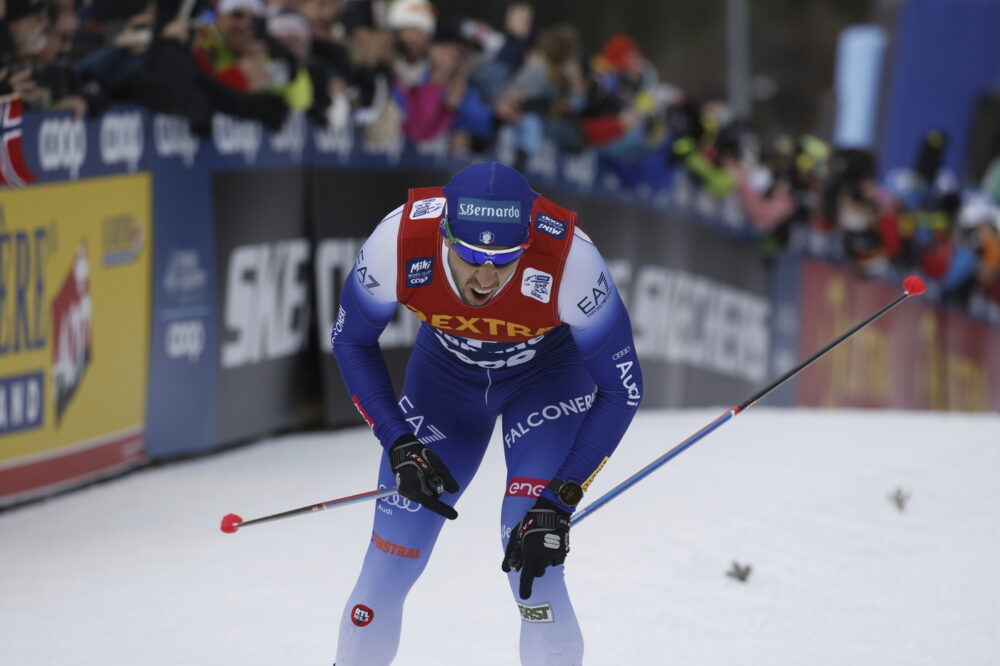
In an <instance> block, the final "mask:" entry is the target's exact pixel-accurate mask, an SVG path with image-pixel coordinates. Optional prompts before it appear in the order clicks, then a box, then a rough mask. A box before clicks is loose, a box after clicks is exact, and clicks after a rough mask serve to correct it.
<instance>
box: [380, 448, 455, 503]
mask: <svg viewBox="0 0 1000 666" xmlns="http://www.w3.org/2000/svg"><path fill="white" fill-rule="evenodd" d="M389 464H390V465H392V471H393V472H395V473H396V492H398V493H399V494H400V495H402V496H403V497H406V498H409V499H411V500H413V501H414V502H418V503H420V504H422V505H424V506H425V507H427V508H428V509H430V510H431V511H433V512H434V513H437V514H440V515H442V516H444V517H445V518H447V519H448V520H455V519H456V518H458V512H457V511H455V509H454V508H452V507H450V506H448V505H447V504H445V503H444V502H442V501H441V500H440V499H438V498H439V497H441V495H442V494H444V492H445V491H447V492H449V493H456V492H458V483H457V482H456V481H455V477H453V476H452V475H451V472H449V471H448V468H447V467H445V465H444V463H443V462H441V459H440V458H438V457H437V454H435V453H434V452H433V451H431V450H430V449H429V448H427V447H426V446H424V445H423V443H422V442H421V441H420V440H419V439H417V438H416V437H414V436H413V435H409V434H407V435H402V436H401V437H400V438H399V439H397V440H396V441H395V442H394V443H393V445H392V446H391V447H389Z"/></svg>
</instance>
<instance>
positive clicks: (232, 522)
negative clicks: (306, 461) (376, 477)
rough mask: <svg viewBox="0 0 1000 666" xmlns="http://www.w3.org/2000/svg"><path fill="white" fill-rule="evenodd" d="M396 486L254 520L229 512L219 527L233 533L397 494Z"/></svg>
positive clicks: (227, 532)
mask: <svg viewBox="0 0 1000 666" xmlns="http://www.w3.org/2000/svg"><path fill="white" fill-rule="evenodd" d="M395 494H396V488H395V487H393V488H379V489H378V490H369V491H368V492H365V493H358V494H357V495H348V496H347V497H340V498H338V499H334V500H330V501H329V502H320V503H319V504H312V505H310V506H303V507H300V508H298V509H292V510H290V511H282V512H281V513H274V514H271V515H270V516H262V517H261V518H254V519H253V520H247V521H244V520H243V519H242V518H240V517H239V516H238V515H236V514H235V513H227V514H226V515H225V516H223V517H222V525H221V526H220V527H219V529H221V530H222V531H223V532H225V533H226V534H232V533H233V532H235V531H236V530H238V529H239V528H241V527H246V526H247V525H254V524H256V523H266V522H268V521H271V520H281V519H282V518H289V517H291V516H297V515H299V514H302V513H312V512H315V511H323V510H325V509H330V508H332V507H335V506H344V505H345V504H354V503H355V502H364V501H366V500H373V499H380V498H382V497H388V496H389V495H395Z"/></svg>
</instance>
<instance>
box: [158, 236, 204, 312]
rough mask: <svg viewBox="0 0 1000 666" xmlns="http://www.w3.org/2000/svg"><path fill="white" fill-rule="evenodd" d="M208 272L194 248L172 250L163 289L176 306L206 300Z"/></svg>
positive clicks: (168, 257)
mask: <svg viewBox="0 0 1000 666" xmlns="http://www.w3.org/2000/svg"><path fill="white" fill-rule="evenodd" d="M207 286H208V272H207V271H206V270H205V268H204V267H203V266H202V265H201V255H200V254H199V253H198V250H196V249H194V248H190V249H181V250H171V251H170V254H169V255H167V268H166V270H165V271H164V272H163V289H164V291H166V293H167V295H168V296H170V298H171V300H172V301H173V304H174V305H186V304H189V303H193V302H197V301H201V300H203V299H204V298H205V290H206V287H207Z"/></svg>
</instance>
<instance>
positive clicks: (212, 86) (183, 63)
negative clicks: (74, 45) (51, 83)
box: [73, 0, 288, 134]
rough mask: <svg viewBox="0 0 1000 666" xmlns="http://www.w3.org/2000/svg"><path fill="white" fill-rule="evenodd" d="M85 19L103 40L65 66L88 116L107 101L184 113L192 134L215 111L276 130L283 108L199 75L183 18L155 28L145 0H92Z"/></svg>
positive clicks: (205, 127)
mask: <svg viewBox="0 0 1000 666" xmlns="http://www.w3.org/2000/svg"><path fill="white" fill-rule="evenodd" d="M88 20H89V21H91V22H92V23H93V24H94V25H99V26H102V27H103V28H104V29H103V30H101V31H100V34H102V35H103V38H104V40H105V42H106V44H105V45H104V46H103V47H101V48H98V49H97V50H95V51H93V52H92V53H90V54H89V55H87V56H86V57H84V58H83V59H82V60H81V61H80V62H78V63H76V64H74V65H73V74H74V78H75V81H76V83H77V85H78V87H79V89H80V91H81V94H82V95H83V96H84V98H85V99H86V100H87V103H88V105H89V107H90V111H91V112H92V113H99V112H100V111H101V110H102V109H103V108H105V107H106V106H107V105H108V104H110V103H112V102H135V103H139V104H142V105H144V106H146V107H147V108H149V109H151V110H153V111H158V112H160V113H168V114H173V115H179V116H182V117H185V118H187V119H188V120H189V121H190V122H191V125H192V129H194V131H195V132H198V133H200V134H208V133H210V132H211V119H212V115H213V114H214V113H217V112H221V113H227V114H230V115H234V116H240V117H244V118H248V119H252V120H257V121H260V122H262V123H264V124H265V125H266V126H267V127H269V128H271V129H278V128H280V126H281V124H282V122H283V121H284V118H285V116H286V115H287V112H288V108H287V106H286V105H285V104H284V103H283V102H282V101H281V99H280V98H278V97H275V96H273V95H270V94H246V93H241V92H238V91H235V90H231V89H229V88H227V87H226V86H224V85H222V84H220V83H218V82H217V81H216V80H215V79H212V78H208V77H207V76H204V75H203V74H202V72H201V71H200V69H199V65H198V62H197V61H196V59H195V57H194V56H193V55H192V53H191V50H190V48H189V46H188V41H189V37H190V21H189V19H187V18H177V19H173V20H170V21H169V22H167V23H166V25H163V26H162V27H161V26H157V25H156V23H155V21H156V3H154V2H150V1H149V0H94V1H93V3H92V4H91V5H90V7H89V15H88Z"/></svg>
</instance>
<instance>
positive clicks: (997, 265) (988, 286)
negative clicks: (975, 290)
mask: <svg viewBox="0 0 1000 666" xmlns="http://www.w3.org/2000/svg"><path fill="white" fill-rule="evenodd" d="M969 199H970V200H969V201H968V203H966V204H965V205H963V206H962V209H961V210H960V212H959V217H958V220H959V226H960V228H961V229H962V234H963V236H964V238H963V240H964V243H965V245H967V246H968V247H969V249H970V250H971V251H972V253H973V254H974V255H975V261H976V268H975V283H976V285H977V286H978V287H979V288H980V289H981V290H982V291H983V292H984V293H985V294H987V295H988V296H990V297H991V298H993V299H994V300H995V301H996V302H998V303H1000V207H998V206H997V204H996V203H995V202H994V201H993V200H992V198H991V197H989V196H988V195H983V194H977V195H973V196H970V197H969Z"/></svg>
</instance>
